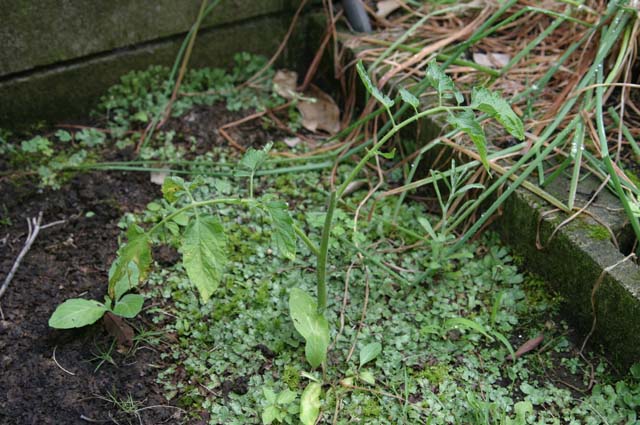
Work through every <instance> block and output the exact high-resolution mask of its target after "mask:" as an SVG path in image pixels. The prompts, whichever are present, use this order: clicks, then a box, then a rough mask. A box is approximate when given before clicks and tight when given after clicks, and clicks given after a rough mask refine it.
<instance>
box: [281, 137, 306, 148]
mask: <svg viewBox="0 0 640 425" xmlns="http://www.w3.org/2000/svg"><path fill="white" fill-rule="evenodd" d="M283 141H284V144H285V145H287V146H289V147H290V148H295V147H296V146H298V145H299V144H300V142H302V139H301V138H299V137H295V136H294V137H285V138H284V140H283Z"/></svg>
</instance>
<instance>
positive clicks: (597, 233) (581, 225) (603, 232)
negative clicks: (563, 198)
mask: <svg viewBox="0 0 640 425" xmlns="http://www.w3.org/2000/svg"><path fill="white" fill-rule="evenodd" d="M576 228H578V229H581V230H584V231H585V232H586V234H587V236H588V237H590V238H591V239H596V240H599V241H606V240H609V239H610V238H611V234H610V233H609V230H607V228H606V227H604V226H603V225H601V224H591V223H587V222H586V221H584V220H577V221H576Z"/></svg>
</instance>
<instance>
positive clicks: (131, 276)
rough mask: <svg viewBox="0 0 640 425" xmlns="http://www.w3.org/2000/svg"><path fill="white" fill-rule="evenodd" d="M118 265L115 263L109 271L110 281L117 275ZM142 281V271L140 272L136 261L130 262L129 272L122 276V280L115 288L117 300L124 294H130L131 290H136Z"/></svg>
mask: <svg viewBox="0 0 640 425" xmlns="http://www.w3.org/2000/svg"><path fill="white" fill-rule="evenodd" d="M116 265H117V263H116V262H114V263H113V264H112V265H111V268H110V269H109V279H111V276H113V273H115V269H116ZM139 280H140V271H139V270H138V266H137V265H136V263H135V262H134V261H130V262H129V267H128V268H127V272H126V273H125V274H124V275H123V276H122V278H121V279H120V280H119V281H117V282H116V286H115V292H114V295H115V300H119V299H120V297H122V296H123V295H124V294H126V293H127V292H129V291H130V290H131V289H133V288H135V287H136V286H137V284H138V281H139Z"/></svg>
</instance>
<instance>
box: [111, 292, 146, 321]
mask: <svg viewBox="0 0 640 425" xmlns="http://www.w3.org/2000/svg"><path fill="white" fill-rule="evenodd" d="M143 304H144V297H143V296H142V295H140V294H127V295H125V296H124V297H122V298H121V299H120V300H118V301H116V306H115V307H114V308H113V313H114V314H117V315H118V316H121V317H126V318H127V319H132V318H134V317H136V316H137V315H138V313H140V310H142V305H143Z"/></svg>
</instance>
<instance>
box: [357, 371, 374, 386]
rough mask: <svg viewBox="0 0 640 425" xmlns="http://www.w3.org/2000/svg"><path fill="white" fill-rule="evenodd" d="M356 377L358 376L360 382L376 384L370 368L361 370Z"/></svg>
mask: <svg viewBox="0 0 640 425" xmlns="http://www.w3.org/2000/svg"><path fill="white" fill-rule="evenodd" d="M358 378H360V380H361V381H362V382H366V383H367V384H369V385H375V384H376V378H375V376H373V373H372V372H371V371H370V370H363V371H362V372H360V373H359V374H358Z"/></svg>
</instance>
